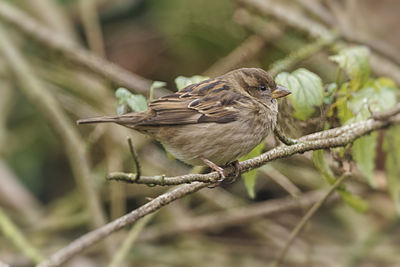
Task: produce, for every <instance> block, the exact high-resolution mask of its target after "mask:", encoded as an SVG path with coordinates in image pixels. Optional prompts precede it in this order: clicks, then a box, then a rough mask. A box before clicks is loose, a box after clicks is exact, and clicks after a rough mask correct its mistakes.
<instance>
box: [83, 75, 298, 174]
mask: <svg viewBox="0 0 400 267" xmlns="http://www.w3.org/2000/svg"><path fill="white" fill-rule="evenodd" d="M290 93H291V92H290V91H289V90H288V89H287V88H285V87H283V86H280V85H277V84H276V83H275V81H274V79H273V77H272V76H271V75H270V74H269V73H268V72H266V71H264V70H263V69H260V68H240V69H236V70H233V71H230V72H228V73H226V74H224V75H221V76H218V77H215V78H210V79H208V80H205V81H202V82H199V83H195V84H191V85H188V86H187V87H185V88H184V89H182V90H181V91H178V92H175V93H172V94H170V95H166V96H163V97H160V98H158V99H156V100H154V101H152V102H151V103H150V104H149V106H148V109H147V110H146V111H143V112H131V113H127V114H123V115H119V116H103V117H94V118H87V119H80V120H78V121H77V123H78V124H87V123H110V122H111V123H117V124H120V125H123V126H125V127H128V128H131V129H134V130H136V131H139V132H141V133H144V134H146V135H149V136H151V137H153V138H154V139H156V140H157V141H159V142H160V143H162V144H163V145H164V147H165V148H166V149H167V151H168V152H169V153H170V154H172V155H173V156H174V157H175V158H177V159H179V160H181V161H183V162H185V163H187V164H189V165H193V166H197V165H203V166H204V165H206V166H209V167H210V168H211V169H213V170H215V171H217V172H218V173H219V174H220V180H221V181H222V180H224V179H225V174H224V168H226V167H227V166H229V165H231V164H232V165H233V167H234V168H235V177H237V176H238V175H239V173H238V172H239V164H238V159H239V158H240V157H242V156H244V155H246V154H248V153H249V152H250V151H251V150H252V149H253V148H255V147H256V146H257V145H258V144H260V143H261V142H262V141H263V140H264V139H265V138H266V137H267V136H268V135H269V134H270V133H271V132H273V130H274V128H275V127H276V124H277V114H278V103H277V99H278V98H281V97H284V96H287V95H289V94H290Z"/></svg>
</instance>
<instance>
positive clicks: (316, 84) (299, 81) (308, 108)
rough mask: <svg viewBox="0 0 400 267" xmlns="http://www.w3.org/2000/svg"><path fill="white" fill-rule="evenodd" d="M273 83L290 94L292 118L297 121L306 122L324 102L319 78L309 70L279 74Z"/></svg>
mask: <svg viewBox="0 0 400 267" xmlns="http://www.w3.org/2000/svg"><path fill="white" fill-rule="evenodd" d="M275 81H276V83H277V84H280V85H283V86H285V87H287V88H288V89H289V90H290V91H291V92H292V93H291V94H290V95H289V99H290V102H291V104H292V106H293V108H294V110H295V112H294V113H293V116H294V117H295V118H297V119H300V120H306V119H307V118H309V117H310V116H311V115H312V114H313V113H314V111H315V107H319V106H321V105H322V103H323V101H324V88H323V86H322V81H321V78H320V77H319V76H318V75H317V74H315V73H312V72H311V71H309V70H306V69H303V68H301V69H297V70H295V71H293V72H292V73H288V72H281V73H279V74H278V75H277V76H276V78H275Z"/></svg>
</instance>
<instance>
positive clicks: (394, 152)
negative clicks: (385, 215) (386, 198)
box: [383, 126, 400, 214]
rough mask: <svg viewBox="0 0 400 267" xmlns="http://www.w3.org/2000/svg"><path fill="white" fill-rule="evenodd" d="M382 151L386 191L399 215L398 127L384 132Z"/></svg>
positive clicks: (399, 166)
mask: <svg viewBox="0 0 400 267" xmlns="http://www.w3.org/2000/svg"><path fill="white" fill-rule="evenodd" d="M383 149H384V151H385V152H386V162H385V167H386V177H387V178H386V179H387V189H388V191H389V193H390V195H391V197H392V199H393V202H394V205H395V207H396V210H397V213H398V214H400V126H396V127H393V128H391V129H389V130H387V131H386V133H385V138H384V140H383Z"/></svg>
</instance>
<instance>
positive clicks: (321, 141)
mask: <svg viewBox="0 0 400 267" xmlns="http://www.w3.org/2000/svg"><path fill="white" fill-rule="evenodd" d="M398 113H400V104H398V105H397V106H396V108H394V109H392V110H390V111H386V112H384V113H383V114H389V115H391V116H392V117H386V118H387V120H382V119H380V120H375V119H369V120H366V121H362V122H357V123H352V124H349V125H344V126H341V127H337V128H334V129H330V130H326V131H321V132H317V133H314V134H310V135H306V136H303V137H301V138H300V139H299V142H298V143H297V144H294V145H291V146H279V147H276V148H274V149H271V150H269V151H267V152H265V153H263V154H261V155H260V156H258V157H255V158H252V159H249V160H246V161H243V162H240V165H239V166H240V172H245V171H249V170H252V169H254V168H258V167H260V166H262V165H264V164H266V163H267V162H270V161H272V160H275V159H279V158H284V157H289V156H291V155H294V154H297V153H303V152H306V151H310V150H318V149H326V148H332V147H339V146H345V145H347V144H349V143H351V142H353V141H354V140H356V139H357V138H359V137H361V136H363V135H366V134H368V133H370V132H371V131H374V130H378V129H382V128H385V127H387V126H389V125H392V124H395V123H398V122H400V116H399V115H398ZM379 114H380V113H378V114H376V115H375V116H378V117H379V116H380V115H379ZM226 171H227V172H228V175H227V176H229V174H232V172H233V171H234V170H233V168H231V167H227V168H226ZM219 178H220V176H219V174H218V173H217V172H211V173H208V174H186V175H181V176H176V177H165V176H142V177H141V178H140V179H136V174H135V173H123V172H114V173H110V174H109V175H108V177H107V179H109V180H119V181H124V182H128V183H137V184H147V185H162V186H165V185H178V184H185V183H191V182H194V181H197V182H203V183H215V182H216V181H217V180H218V179H219Z"/></svg>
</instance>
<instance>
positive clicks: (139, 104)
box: [115, 88, 147, 115]
mask: <svg viewBox="0 0 400 267" xmlns="http://www.w3.org/2000/svg"><path fill="white" fill-rule="evenodd" d="M115 96H116V98H117V113H118V115H122V114H124V113H126V112H128V108H130V110H132V111H133V112H142V111H145V110H146V109H147V100H146V98H145V97H144V96H143V95H139V94H132V93H131V92H129V91H128V90H127V89H125V88H118V89H117V90H116V91H115Z"/></svg>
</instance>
